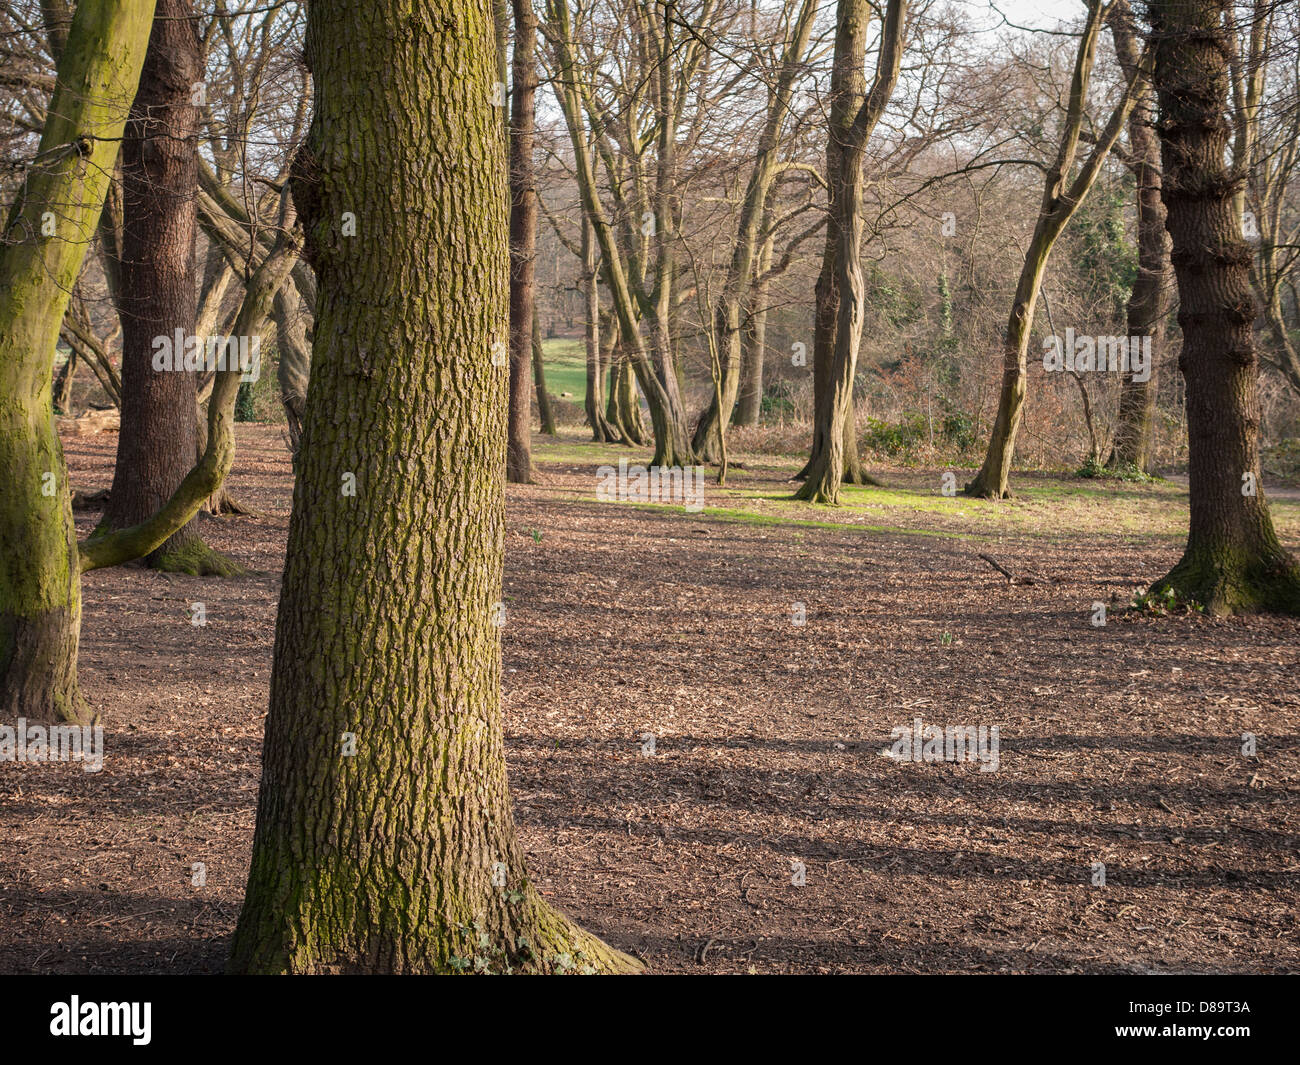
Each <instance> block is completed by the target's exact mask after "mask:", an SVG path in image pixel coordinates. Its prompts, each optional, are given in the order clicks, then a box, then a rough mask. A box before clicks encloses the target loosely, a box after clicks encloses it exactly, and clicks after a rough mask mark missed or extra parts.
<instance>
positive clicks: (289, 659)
mask: <svg viewBox="0 0 1300 1065" xmlns="http://www.w3.org/2000/svg"><path fill="white" fill-rule="evenodd" d="M493 52H494V48H493V27H492V13H491V9H490V6H489V4H487V3H486V2H484V0H479V2H469V0H371V2H370V3H366V4H357V3H354V2H351V0H318V2H316V3H313V4H312V5H311V6H310V7H309V8H308V15H307V47H306V55H307V60H308V63H309V65H310V67H311V70H312V75H313V79H314V84H315V88H316V96H315V100H314V107H315V113H314V116H313V120H312V126H311V130H310V133H309V136H308V139H307V142H306V145H305V147H304V149H303V151H302V152H301V153H300V156H299V160H298V162H297V163H296V165H295V178H294V198H295V201H296V202H297V204H298V205H299V207H300V209H301V211H302V213H303V216H304V224H305V229H306V254H307V256H308V258H309V260H310V262H311V264H312V265H313V266H314V268H315V270H316V273H317V278H318V292H317V304H316V330H315V338H314V350H313V355H312V376H311V383H310V385H309V399H308V403H307V415H306V423H305V425H304V428H303V446H302V449H301V451H300V452H299V456H298V476H297V480H296V484H295V487H294V501H293V515H292V518H291V521H290V528H289V542H288V554H287V558H286V564H285V572H284V583H283V588H282V592H281V597H280V607H279V614H278V618H277V623H276V638H275V657H274V667H273V671H272V680H271V702H270V712H269V715H268V718H267V724H266V739H265V745H264V749H263V772H262V786H261V792H260V796H259V802H258V813H257V829H256V834H255V837H254V841H253V855H252V863H251V867H250V870H249V877H248V890H247V893H246V896H245V899H244V906H243V911H242V913H241V915H240V918H239V923H238V927H237V929H236V932H235V938H234V944H233V953H232V960H231V969H232V970H233V971H235V972H244V973H335V972H364V973H436V972H453V971H457V970H459V969H463V968H470V969H471V970H472V969H475V968H486V969H488V970H490V971H502V970H503V969H504V968H505V967H506V966H507V965H509V966H510V967H511V968H512V969H513V970H514V971H521V970H527V971H545V972H557V971H569V970H570V969H576V970H578V971H583V970H584V969H585V968H587V967H590V968H591V969H593V970H596V971H628V970H632V969H634V968H636V967H637V965H636V963H635V962H634V961H632V959H630V958H627V957H626V956H624V955H622V954H619V953H618V952H616V951H613V950H611V949H610V948H609V947H606V946H605V945H604V944H603V943H601V942H600V941H599V940H597V939H596V938H595V937H593V936H591V935H589V934H587V933H585V932H582V931H581V930H579V929H578V928H576V927H575V926H574V925H572V924H570V923H569V922H568V921H567V920H565V919H564V918H563V917H562V916H560V915H559V914H558V913H557V912H556V911H554V910H552V909H551V908H550V907H549V906H548V905H547V904H546V903H545V902H544V901H543V900H542V898H541V896H540V895H539V894H538V893H537V892H536V890H535V889H534V888H533V887H532V885H531V884H530V882H529V880H528V876H527V872H526V870H525V868H524V861H523V853H522V849H521V847H520V845H519V843H518V841H517V839H516V836H515V831H514V827H513V820H512V812H511V805H510V797H509V794H508V791H507V787H506V764H505V755H504V744H503V736H502V722H501V693H500V685H501V664H500V629H499V628H498V625H497V622H498V620H499V618H500V616H501V615H500V609H499V606H500V604H499V600H500V599H501V568H502V553H503V546H504V528H505V522H504V494H503V486H504V470H505V445H506V439H505V433H504V431H503V424H504V421H505V416H506V405H507V379H508V373H507V372H505V368H504V367H501V366H498V365H496V364H495V363H494V360H493V357H492V355H493V346H494V345H495V344H498V343H500V342H501V341H503V340H504V339H505V338H506V337H507V336H508V333H509V287H510V282H509V270H510V263H509V227H508V220H507V204H508V202H509V200H508V197H507V181H508V179H507V164H506V152H505V144H504V140H505V138H504V136H503V130H502V125H501V121H500V116H499V113H498V112H497V110H496V109H495V108H494V107H493V105H492V92H493V85H494V82H495V80H496V74H495V70H494V63H493ZM357 85H364V86H365V87H366V92H364V93H358V92H356V91H355V86H357ZM347 211H351V212H355V222H356V236H354V237H345V236H343V235H342V233H341V226H340V223H341V219H342V216H343V214H344V212H347ZM352 744H355V747H354V748H353V747H352ZM352 751H354V752H355V753H351V752H352Z"/></svg>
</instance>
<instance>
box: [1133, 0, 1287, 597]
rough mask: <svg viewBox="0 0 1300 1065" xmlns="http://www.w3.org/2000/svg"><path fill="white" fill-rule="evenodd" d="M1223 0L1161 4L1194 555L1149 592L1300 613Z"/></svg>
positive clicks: (1167, 173)
mask: <svg viewBox="0 0 1300 1065" xmlns="http://www.w3.org/2000/svg"><path fill="white" fill-rule="evenodd" d="M1228 2H1229V0H1153V2H1152V3H1151V4H1150V8H1149V10H1150V17H1151V30H1152V38H1153V46H1154V49H1155V58H1156V64H1155V85H1156V91H1157V95H1158V98H1159V101H1160V126H1159V128H1160V147H1161V159H1162V161H1163V164H1164V202H1165V207H1166V209H1167V211H1168V219H1167V223H1166V224H1167V226H1168V229H1169V235H1170V237H1171V238H1172V239H1173V254H1172V256H1171V258H1172V260H1173V264H1174V273H1175V276H1176V277H1177V279H1178V296H1179V309H1178V321H1179V324H1180V325H1181V326H1182V328H1183V354H1182V359H1181V361H1180V366H1181V368H1182V372H1183V379H1184V381H1185V382H1186V388H1187V437H1188V449H1189V457H1188V479H1189V482H1190V496H1191V522H1190V526H1189V529H1188V534H1187V547H1186V550H1185V551H1184V553H1183V557H1182V559H1181V560H1180V561H1179V563H1178V565H1176V566H1175V567H1174V568H1173V570H1172V571H1170V573H1169V574H1167V575H1166V576H1165V577H1164V578H1163V579H1162V580H1160V581H1158V582H1156V584H1155V585H1154V586H1153V588H1152V591H1154V592H1156V593H1158V594H1163V593H1164V592H1165V591H1166V590H1169V589H1172V590H1173V591H1174V592H1175V593H1177V594H1178V595H1179V596H1181V597H1184V598H1186V599H1189V600H1194V601H1195V602H1198V603H1200V604H1202V605H1203V606H1204V607H1205V609H1206V610H1208V611H1209V612H1211V613H1214V614H1231V613H1246V612H1252V611H1259V610H1273V611H1280V612H1286V613H1293V614H1300V565H1297V563H1296V561H1295V559H1294V558H1293V557H1292V556H1291V555H1289V554H1288V553H1287V552H1286V551H1285V550H1284V549H1283V547H1282V545H1281V543H1280V542H1279V540H1278V538H1277V534H1276V532H1275V531H1274V529H1273V520H1272V518H1271V516H1270V515H1269V510H1268V504H1267V502H1266V501H1265V499H1264V486H1263V482H1262V481H1261V479H1260V466H1259V417H1260V411H1259V393H1258V385H1259V363H1258V359H1257V357H1256V353H1255V346H1254V332H1253V325H1254V319H1255V300H1254V296H1253V294H1252V291H1251V285H1250V260H1251V248H1250V246H1249V245H1248V244H1246V243H1245V242H1244V241H1243V240H1242V239H1241V228H1240V216H1239V215H1238V213H1237V210H1236V208H1235V205H1234V193H1235V192H1236V189H1237V188H1238V186H1239V184H1240V182H1241V180H1242V175H1241V174H1240V173H1238V172H1236V171H1234V170H1233V169H1231V168H1230V167H1228V166H1227V165H1226V164H1225V158H1226V155H1227V148H1228V137H1229V134H1230V131H1231V125H1230V123H1229V121H1228V85H1229V82H1228V58H1227V57H1228V55H1229V49H1230V48H1231V44H1230V42H1229V40H1228V38H1227V35H1226V33H1225V30H1224V27H1223V16H1224V8H1225V6H1226V4H1227V3H1228Z"/></svg>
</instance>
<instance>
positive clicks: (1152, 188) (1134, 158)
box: [1106, 8, 1170, 473]
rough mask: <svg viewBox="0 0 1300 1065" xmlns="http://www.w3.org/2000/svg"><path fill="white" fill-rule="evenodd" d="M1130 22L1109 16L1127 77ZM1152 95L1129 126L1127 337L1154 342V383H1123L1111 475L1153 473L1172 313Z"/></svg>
mask: <svg viewBox="0 0 1300 1065" xmlns="http://www.w3.org/2000/svg"><path fill="white" fill-rule="evenodd" d="M1129 20H1130V16H1129V15H1128V13H1127V12H1125V11H1121V10H1120V9H1119V8H1114V9H1112V12H1111V15H1110V19H1109V21H1110V27H1111V35H1112V36H1113V37H1114V39H1115V51H1116V52H1117V53H1118V54H1119V57H1120V63H1121V65H1122V66H1123V68H1124V73H1125V76H1127V77H1130V78H1131V77H1132V76H1133V71H1135V70H1136V68H1137V63H1138V46H1137V41H1136V39H1135V35H1134V31H1133V28H1132V26H1131V25H1130V21H1129ZM1149 97H1150V93H1149V92H1146V93H1143V96H1142V100H1141V102H1140V103H1139V104H1137V105H1136V106H1134V108H1133V113H1132V114H1131V115H1129V120H1128V144H1129V159H1130V164H1129V165H1130V167H1131V168H1132V170H1133V175H1134V177H1135V178H1136V180H1137V237H1138V272H1137V278H1136V280H1135V281H1134V282H1133V291H1132V292H1131V293H1130V294H1129V301H1128V335H1129V336H1130V337H1147V336H1149V337H1150V338H1151V351H1152V353H1153V354H1152V358H1151V377H1150V379H1149V380H1146V381H1134V380H1133V379H1132V375H1130V376H1128V377H1126V378H1124V380H1123V382H1122V383H1121V385H1120V393H1119V419H1118V421H1117V423H1116V426H1115V445H1114V447H1113V448H1112V449H1111V453H1110V458H1108V459H1107V460H1106V465H1107V466H1108V467H1110V468H1111V469H1134V470H1140V471H1141V472H1143V473H1150V472H1152V471H1151V462H1152V454H1151V445H1152V439H1151V436H1152V421H1153V419H1154V418H1155V410H1156V390H1157V387H1158V384H1159V361H1160V354H1161V352H1162V351H1163V348H1164V339H1165V313H1166V311H1167V310H1168V302H1169V301H1168V299H1167V296H1166V292H1167V290H1168V283H1169V281H1170V276H1169V236H1168V234H1167V233H1166V232H1165V205H1164V202H1163V201H1162V200H1161V198H1160V185H1161V173H1160V145H1159V143H1158V141H1157V140H1156V135H1155V132H1154V131H1153V129H1152V127H1151V119H1152V115H1151V107H1150V106H1149V104H1150V102H1151V101H1150V98H1149Z"/></svg>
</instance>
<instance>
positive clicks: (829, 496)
mask: <svg viewBox="0 0 1300 1065" xmlns="http://www.w3.org/2000/svg"><path fill="white" fill-rule="evenodd" d="M836 11H837V19H838V23H837V27H836V33H835V72H834V73H833V74H832V85H831V116H830V128H829V130H828V145H834V148H831V147H829V146H828V148H827V165H828V171H827V175H826V179H827V182H828V184H829V185H830V188H831V193H830V206H829V210H830V223H829V224H828V226H827V230H826V232H827V249H826V255H825V260H824V265H823V279H825V277H826V276H827V272H828V270H829V276H830V277H831V278H832V279H833V283H834V293H833V296H832V294H831V293H830V292H829V291H827V290H826V289H824V288H823V287H822V282H821V281H819V283H818V291H817V314H818V317H819V322H824V321H825V319H824V318H823V315H825V314H828V313H830V312H831V311H833V312H834V319H833V321H834V329H835V333H834V342H833V346H832V347H831V348H830V349H829V352H828V355H829V358H828V359H826V360H825V367H826V375H825V386H824V387H823V389H822V391H821V394H820V395H819V396H817V398H816V400H815V403H816V410H815V412H814V415H813V417H814V422H813V447H812V456H811V458H810V459H809V462H808V466H807V467H806V470H805V473H806V479H805V480H804V483H803V484H802V485H800V487H799V489H798V491H797V492H795V498H796V499H805V500H808V501H810V502H815V503H830V504H835V503H838V502H839V494H840V484H841V483H842V481H843V478H844V471H845V461H846V457H847V456H848V452H849V448H852V449H853V451H854V454H856V440H852V441H851V443H850V444H848V445H847V446H846V443H845V435H846V429H847V427H848V426H849V425H850V424H851V422H850V417H851V410H852V406H853V379H854V376H855V375H856V373H857V362H858V345H859V343H860V342H861V339H862V323H863V316H864V314H865V312H866V292H865V289H864V286H863V280H862V262H861V248H862V232H863V214H862V167H863V160H864V158H865V154H866V148H867V142H868V141H869V140H870V139H871V134H872V132H873V131H874V130H875V128H876V124H877V123H878V122H879V121H880V117H881V115H883V114H884V112H885V107H886V106H887V105H888V103H889V98H890V96H892V95H893V92H894V86H895V85H897V84H898V73H899V68H900V64H901V62H902V57H903V35H904V28H905V25H906V20H907V0H890V2H889V6H888V8H887V9H886V12H885V17H884V23H883V25H882V27H881V31H880V52H879V56H878V58H877V61H876V73H875V77H874V79H873V81H872V85H871V91H870V92H863V91H862V89H861V88H860V85H861V83H862V80H863V76H862V58H863V56H864V54H865V52H866V27H867V22H868V21H869V18H870V5H869V3H868V2H867V0H839V4H838V7H837V9H836ZM832 242H833V244H832ZM816 372H818V371H817V368H816V364H815V363H814V373H816Z"/></svg>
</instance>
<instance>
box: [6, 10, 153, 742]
mask: <svg viewBox="0 0 1300 1065" xmlns="http://www.w3.org/2000/svg"><path fill="white" fill-rule="evenodd" d="M152 21H153V4H152V3H151V2H150V0H99V2H98V3H94V4H88V3H83V4H78V5H77V10H76V14H75V15H74V16H73V20H72V26H71V28H70V30H69V33H68V36H67V38H66V43H65V45H64V48H63V51H62V54H61V55H60V57H59V64H58V79H57V84H56V87H55V90H54V95H53V97H52V99H51V100H50V106H49V110H48V112H47V114H46V121H45V130H44V132H43V133H42V136H41V143H40V148H39V151H38V154H37V157H36V160H35V161H34V162H33V163H32V165H31V167H30V168H29V170H28V172H27V175H26V180H25V182H24V185H23V189H22V193H21V195H20V197H19V199H18V201H17V202H16V203H15V204H14V205H13V208H12V209H11V211H10V213H9V216H8V219H7V225H6V227H5V230H4V232H3V240H0V469H3V470H4V471H5V477H6V479H7V481H8V483H9V484H11V485H13V486H14V490H13V491H10V492H6V493H4V504H3V505H2V506H0V558H3V559H4V563H3V564H2V565H0V714H3V716H4V717H5V718H6V719H8V720H13V719H14V718H17V717H19V716H22V717H26V718H29V719H31V720H34V721H59V720H63V721H69V722H73V723H77V724H89V723H90V721H91V720H92V718H93V716H94V715H93V714H92V712H91V710H90V709H89V707H87V705H86V703H85V701H84V700H83V699H82V698H81V695H80V692H79V691H78V688H77V640H78V636H79V634H80V630H81V579H80V568H79V561H78V554H77V541H76V532H75V529H74V526H73V522H72V500H71V494H70V492H69V491H68V483H67V467H66V465H65V463H64V461H63V448H62V446H61V445H60V443H59V437H58V433H57V431H56V430H55V426H54V419H53V417H52V414H51V410H50V391H51V387H52V378H53V375H54V346H55V344H56V343H57V341H58V337H59V329H60V326H61V324H62V322H63V316H64V311H65V310H66V309H67V305H68V298H69V293H71V291H72V287H73V284H74V283H75V282H76V280H77V276H78V274H80V272H81V266H82V263H83V261H84V259H85V254H86V248H87V242H86V239H85V235H86V234H87V233H92V232H94V231H95V229H96V227H97V226H98V224H99V216H100V212H101V211H102V210H103V206H104V197H105V195H106V193H107V191H108V186H109V181H110V179H111V175H112V172H113V167H114V164H115V161H116V159H117V151H118V144H119V141H120V138H121V136H122V130H123V127H124V125H125V122H126V115H127V111H128V108H129V105H130V101H131V99H132V97H133V96H134V95H135V90H136V85H137V83H138V81H139V77H140V68H141V66H142V65H143V63H144V56H145V51H146V49H147V47H148V43H149V27H150V25H151V23H152ZM51 217H52V218H53V220H54V225H55V236H54V237H53V238H50V237H44V236H40V234H41V231H42V227H43V225H44V223H45V221H46V220H47V219H48V218H51Z"/></svg>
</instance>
